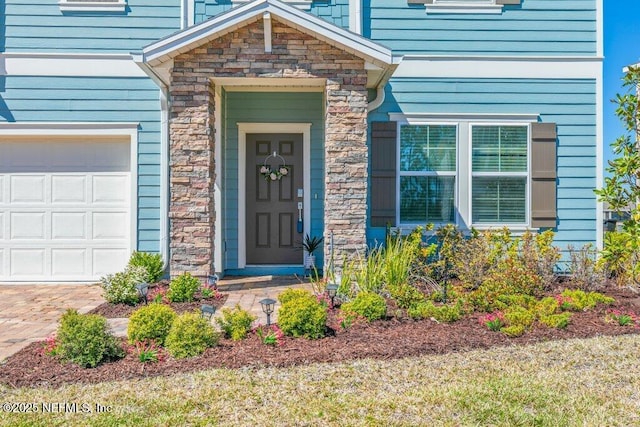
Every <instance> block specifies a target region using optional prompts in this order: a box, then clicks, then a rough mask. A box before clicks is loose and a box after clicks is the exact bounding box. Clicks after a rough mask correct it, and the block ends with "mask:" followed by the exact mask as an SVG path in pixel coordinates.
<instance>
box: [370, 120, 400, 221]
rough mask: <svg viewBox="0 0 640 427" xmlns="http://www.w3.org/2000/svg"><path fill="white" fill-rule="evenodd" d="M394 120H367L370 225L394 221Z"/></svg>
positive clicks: (395, 133) (395, 135)
mask: <svg viewBox="0 0 640 427" xmlns="http://www.w3.org/2000/svg"><path fill="white" fill-rule="evenodd" d="M397 128H398V126H397V123H396V122H372V123H371V226H372V227H386V226H387V225H391V226H392V227H393V226H395V225H396V141H397V132H398V130H397Z"/></svg>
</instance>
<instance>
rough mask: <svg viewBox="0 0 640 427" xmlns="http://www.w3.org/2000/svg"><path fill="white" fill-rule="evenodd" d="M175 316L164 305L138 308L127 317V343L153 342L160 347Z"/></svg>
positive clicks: (154, 304) (155, 304)
mask: <svg viewBox="0 0 640 427" xmlns="http://www.w3.org/2000/svg"><path fill="white" fill-rule="evenodd" d="M176 316H177V315H176V312H175V311H173V309H172V308H171V307H169V306H168V305H165V304H159V303H152V304H149V305H145V306H144V307H141V308H139V309H138V310H136V311H134V312H133V313H132V314H131V316H130V317H129V326H128V327H127V337H128V338H129V342H131V343H135V342H139V341H144V340H154V341H156V342H157V343H158V344H160V345H162V344H163V343H164V342H165V339H166V338H167V334H168V333H169V330H170V329H171V325H172V323H173V322H174V320H175V318H176Z"/></svg>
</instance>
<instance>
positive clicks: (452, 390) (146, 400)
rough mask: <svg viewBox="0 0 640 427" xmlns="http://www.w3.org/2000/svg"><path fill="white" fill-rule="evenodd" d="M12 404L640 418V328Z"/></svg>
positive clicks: (379, 420) (201, 416)
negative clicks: (614, 334)
mask: <svg viewBox="0 0 640 427" xmlns="http://www.w3.org/2000/svg"><path fill="white" fill-rule="evenodd" d="M0 369H2V368H1V367H0ZM0 401H1V402H23V403H30V402H33V403H35V404H36V405H35V406H34V407H35V408H37V409H38V410H39V413H36V414H10V415H8V416H7V414H4V413H3V414H0V425H2V426H5V425H6V426H16V425H25V426H27V425H28V426H31V425H36V426H38V425H41V426H53V425H65V426H66V425H78V426H84V425H101V426H102V425H104V426H111V425H113V426H116V425H118V426H120V425H132V426H134V425H135V426H138V425H175V426H182V425H231V426H238V425H240V426H241V425H248V426H272V425H291V426H293V425H296V426H298V425H309V426H317V425H371V426H392V425H406V426H416V425H425V426H427V425H429V426H431V425H450V426H459V425H464V426H467V425H469V426H485V425H535V426H547V425H548V426H565V425H566V426H574V425H579V426H583V425H584V426H630V425H640V336H626V337H614V338H611V337H604V338H602V337H600V338H593V339H587V340H571V341H556V342H549V343H543V344H538V345H535V346H530V347H508V348H497V349H492V350H488V351H473V352H467V353H458V354H449V355H443V356H425V357H419V358H411V359H402V360H390V361H372V360H361V361H353V362H349V363H340V364H331V365H310V366H303V367H296V368H289V369H272V368H260V369H250V368H246V369H240V370H211V371H206V372H200V373H195V374H188V375H176V376H172V377H168V378H155V379H147V380H137V381H126V382H118V383H106V384H96V385H91V386H78V385H72V386H66V387H63V388H59V389H18V390H12V389H7V388H0ZM43 402H44V403H46V404H49V406H50V408H49V409H50V410H51V409H54V410H55V409H56V408H55V407H53V408H51V404H52V403H54V402H61V403H64V402H67V403H68V404H76V405H77V408H78V410H80V408H83V407H82V404H87V405H88V407H90V408H91V410H92V411H94V412H93V413H90V414H81V413H60V412H58V413H47V414H42V413H41V412H42V409H43V406H42V403H43ZM96 404H100V405H103V406H107V405H110V406H112V409H111V412H107V413H96V412H95V405H96ZM32 408H33V407H32ZM85 408H86V407H85ZM45 409H47V408H45Z"/></svg>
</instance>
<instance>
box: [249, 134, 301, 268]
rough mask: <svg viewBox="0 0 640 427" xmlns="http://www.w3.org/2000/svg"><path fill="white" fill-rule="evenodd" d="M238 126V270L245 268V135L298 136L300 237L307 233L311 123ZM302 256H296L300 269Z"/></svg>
mask: <svg viewBox="0 0 640 427" xmlns="http://www.w3.org/2000/svg"><path fill="white" fill-rule="evenodd" d="M237 125H238V268H245V267H246V266H247V243H246V242H247V230H246V227H245V224H246V218H247V211H246V192H247V188H246V171H247V164H246V163H247V157H246V155H247V134H248V133H301V134H302V167H303V169H304V170H303V181H302V185H303V189H304V190H303V191H304V196H303V198H302V203H303V212H304V214H303V221H304V228H303V230H304V231H303V235H305V234H309V232H310V231H311V194H310V191H311V171H310V169H311V123H237ZM303 263H304V253H303V252H302V251H301V252H300V265H303Z"/></svg>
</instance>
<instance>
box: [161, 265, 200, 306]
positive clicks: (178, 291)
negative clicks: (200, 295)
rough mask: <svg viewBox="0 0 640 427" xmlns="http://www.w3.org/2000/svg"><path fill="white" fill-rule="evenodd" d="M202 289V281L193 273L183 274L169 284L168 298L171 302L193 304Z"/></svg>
mask: <svg viewBox="0 0 640 427" xmlns="http://www.w3.org/2000/svg"><path fill="white" fill-rule="evenodd" d="M199 289H200V281H199V280H198V279H197V278H196V277H193V276H192V275H191V273H189V272H186V273H182V274H181V275H179V276H178V277H176V278H175V279H173V280H172V281H171V283H169V292H167V298H169V301H171V302H191V301H193V299H194V298H195V295H196V292H198V290H199Z"/></svg>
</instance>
